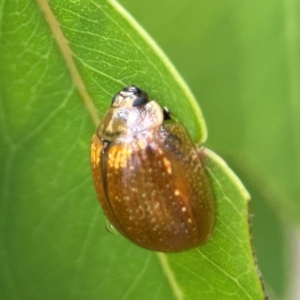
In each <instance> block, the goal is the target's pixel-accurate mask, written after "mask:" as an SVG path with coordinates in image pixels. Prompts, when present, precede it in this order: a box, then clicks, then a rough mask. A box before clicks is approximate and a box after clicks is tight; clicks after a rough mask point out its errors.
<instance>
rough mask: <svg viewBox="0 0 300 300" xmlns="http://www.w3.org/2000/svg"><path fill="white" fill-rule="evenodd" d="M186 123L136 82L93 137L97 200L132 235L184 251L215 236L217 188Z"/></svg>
mask: <svg viewBox="0 0 300 300" xmlns="http://www.w3.org/2000/svg"><path fill="white" fill-rule="evenodd" d="M202 156H203V152H202V149H198V148H197V147H196V145H194V144H193V143H192V141H191V139H190V137H189V135H188V133H187V131H186V129H185V127H184V126H183V125H182V124H181V123H179V122H177V121H175V120H174V118H173V117H172V115H171V113H170V112H169V111H168V110H167V109H166V108H164V109H163V108H161V106H160V105H159V104H158V103H157V102H156V101H154V100H150V99H149V96H148V94H147V93H146V92H145V91H143V90H141V89H139V88H138V87H136V86H134V85H130V86H127V87H125V88H124V89H122V90H121V91H120V92H118V93H117V94H116V95H115V96H114V97H113V98H112V102H111V106H110V107H109V109H108V110H107V112H106V114H105V115H104V117H103V119H102V120H101V122H100V124H99V127H98V129H97V131H96V133H95V134H94V136H93V138H92V141H91V148H90V163H91V169H92V175H93V180H94V185H95V189H96V193H97V198H98V199H99V202H100V204H101V206H102V208H103V211H104V214H105V215H106V217H107V218H108V220H109V222H110V223H111V224H112V225H113V226H114V227H115V228H116V229H117V230H118V231H119V232H120V233H121V234H122V235H123V236H124V237H125V238H127V239H128V240H130V241H132V242H133V243H135V244H137V245H139V246H141V247H143V248H146V249H149V250H153V251H159V252H181V251H185V250H188V249H191V248H194V247H197V246H199V245H201V244H203V243H205V242H206V241H208V240H209V238H210V237H211V235H212V232H213V228H214V219H215V205H214V196H213V192H212V188H211V185H210V182H209V179H208V176H207V173H206V170H205V168H204V166H203V163H202V161H201V157H202Z"/></svg>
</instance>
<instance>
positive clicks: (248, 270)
mask: <svg viewBox="0 0 300 300" xmlns="http://www.w3.org/2000/svg"><path fill="white" fill-rule="evenodd" d="M0 5H1V6H0V11H1V13H0V18H1V19H0V24H1V44H0V52H1V58H2V62H3V63H2V64H1V65H0V124H1V126H0V166H1V172H0V187H1V188H0V238H1V244H0V265H1V269H0V298H1V299H20V298H21V299H72V300H73V299H141V298H142V299H183V298H186V299H195V297H197V298H198V297H201V299H202V298H203V299H211V298H218V299H233V298H232V297H235V299H262V298H263V294H262V290H261V285H260V281H259V278H258V275H257V273H256V267H255V263H254V260H253V257H252V252H251V246H250V238H249V230H248V223H247V218H248V214H247V199H246V198H247V193H246V192H245V190H244V189H243V187H242V186H241V184H240V182H239V181H238V180H237V179H236V178H235V177H234V176H233V175H232V173H231V171H230V170H229V169H228V167H226V166H225V165H224V163H223V162H222V161H220V159H219V158H216V156H215V155H214V154H212V153H211V152H209V151H207V156H206V159H205V164H206V167H207V170H208V173H209V176H210V178H211V182H212V185H213V188H214V193H215V196H216V203H217V224H216V228H215V232H214V236H213V238H212V240H211V241H210V242H209V243H208V244H207V245H205V246H204V247H202V248H199V249H195V250H192V251H189V252H185V253H181V254H176V255H175V254H174V255H167V256H166V255H164V254H158V255H157V254H155V253H153V252H150V251H147V250H144V249H140V248H138V247H137V246H135V245H133V244H131V243H130V242H128V241H127V240H125V239H123V238H122V237H121V236H119V235H112V234H108V233H107V232H106V230H105V226H104V224H105V218H104V216H103V214H102V211H101V209H100V207H99V205H98V203H97V201H96V196H95V192H94V188H93V186H92V179H91V174H90V170H89V140H90V138H91V136H92V134H93V132H94V124H93V122H94V123H95V122H96V121H97V119H98V116H97V111H96V108H95V105H96V107H97V108H99V116H100V117H101V116H102V115H103V114H104V112H105V109H106V108H107V107H108V106H109V102H110V99H111V97H112V95H113V94H114V93H115V92H116V91H118V90H119V89H120V88H122V87H123V86H124V85H128V84H131V83H135V84H137V85H139V86H141V87H142V88H144V89H145V90H147V91H148V92H149V94H150V95H151V97H153V98H155V99H157V100H158V101H159V102H160V103H161V104H162V105H167V106H168V107H169V108H170V109H171V110H172V112H173V113H174V115H175V117H176V118H178V119H179V120H180V121H182V122H183V123H184V124H185V125H186V126H187V128H188V131H189V132H190V134H191V136H192V138H193V140H195V141H201V140H204V139H205V132H206V131H205V126H204V123H203V119H202V115H201V112H200V110H199V108H198V106H197V105H196V102H195V100H194V98H193V96H192V95H191V93H190V92H189V90H188V88H187V87H186V86H185V84H184V83H183V81H182V79H181V78H180V76H179V75H178V74H177V73H176V71H175V70H174V68H173V67H172V65H171V64H170V63H169V62H168V61H167V59H166V58H165V57H164V55H163V54H162V53H161V52H160V50H159V49H158V48H157V46H155V44H154V42H153V41H151V40H150V39H149V37H147V35H146V34H145V33H144V32H143V30H142V29H141V28H139V26H138V25H137V24H136V23H135V22H134V21H133V20H132V19H131V18H130V17H129V16H128V15H127V14H126V13H125V12H124V11H123V9H122V8H121V7H120V6H119V5H118V4H117V3H115V2H113V1H104V0H98V1H90V2H76V1H73V2H71V1H58V0H56V1H54V0H52V1H50V2H49V5H50V6H48V4H47V2H46V1H37V3H35V2H32V1H19V2H18V4H15V3H13V2H8V1H7V2H2V3H1V4H0ZM71 54H72V55H71ZM82 99H83V102H82ZM183 295H185V296H183Z"/></svg>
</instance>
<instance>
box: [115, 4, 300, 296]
mask: <svg viewBox="0 0 300 300" xmlns="http://www.w3.org/2000/svg"><path fill="white" fill-rule="evenodd" d="M120 2H121V3H122V4H123V5H124V6H125V7H126V8H127V9H128V10H129V11H130V12H131V13H132V15H133V16H134V17H135V18H136V19H137V20H138V22H139V23H140V24H141V25H142V26H143V27H144V28H145V29H146V30H147V31H148V32H149V33H150V35H151V36H152V37H153V38H154V39H155V40H156V41H157V43H158V44H159V45H160V46H161V48H162V49H163V50H164V51H165V52H166V54H167V55H168V56H169V58H170V59H171V61H172V62H173V63H174V64H175V66H176V67H177V69H178V70H179V72H180V73H181V74H182V76H183V77H184V78H185V80H186V81H187V83H188V85H189V86H190V87H191V89H192V91H193V93H194V94H195V96H196V98H197V99H198V101H199V104H200V106H201V108H202V110H203V113H204V117H205V119H206V122H207V126H208V140H207V142H206V144H205V145H206V146H207V147H210V148H212V149H213V150H214V151H216V152H217V153H219V154H220V155H221V156H223V157H224V158H225V160H226V161H227V162H228V163H229V165H230V166H231V167H232V168H233V169H234V170H235V172H236V173H237V174H238V175H239V176H240V177H241V179H242V180H243V182H244V183H245V185H246V187H247V189H248V190H249V192H250V194H251V196H252V201H251V205H250V206H251V207H250V209H251V214H252V223H253V237H254V246H255V250H256V253H257V257H258V262H259V267H260V270H261V272H262V274H263V277H264V279H265V282H266V285H267V289H268V291H269V293H270V294H271V295H272V296H273V297H274V298H275V297H276V296H277V297H278V298H279V299H287V298H286V297H287V296H285V293H286V292H287V287H288V282H290V278H289V276H290V272H291V270H290V262H291V260H292V259H293V258H292V256H293V249H289V239H290V238H291V237H290V236H289V235H287V234H286V232H287V228H286V226H287V224H289V221H291V224H297V221H298V220H299V218H300V210H299V187H300V184H299V149H300V148H299V142H300V138H299V128H300V125H299V123H300V121H299V120H300V99H299V96H300V93H299V86H300V84H299V80H300V76H299V72H300V71H299V70H300V64H299V61H300V57H299V53H300V52H299V50H300V49H299V48H300V47H299V30H298V29H299V28H300V27H299V25H300V24H299V18H298V16H299V11H300V10H299V8H300V5H299V3H298V4H297V3H296V2H295V1H294V2H293V1H279V0H274V1H257V0H254V1H248V2H245V1H243V2H240V1H235V0H230V1H222V0H221V1H220V0H219V1H203V0H189V1H171V0H165V1H158V0H152V1H137V0H122V1H120ZM297 28H298V29H297Z"/></svg>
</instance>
